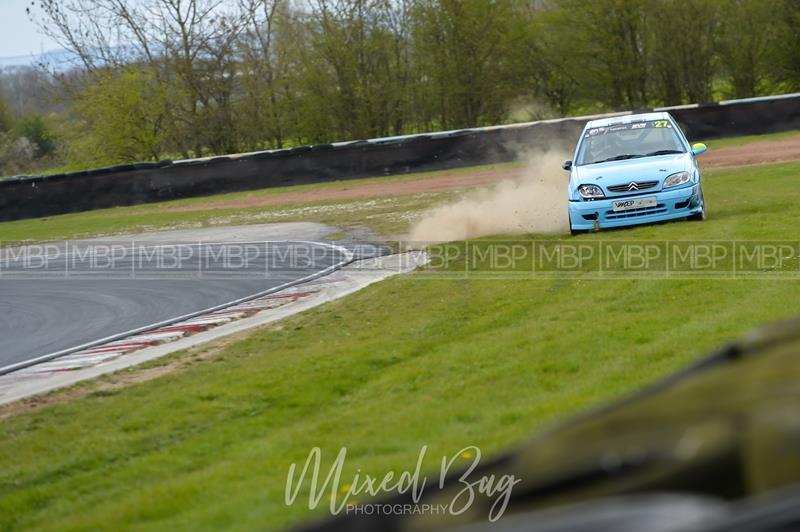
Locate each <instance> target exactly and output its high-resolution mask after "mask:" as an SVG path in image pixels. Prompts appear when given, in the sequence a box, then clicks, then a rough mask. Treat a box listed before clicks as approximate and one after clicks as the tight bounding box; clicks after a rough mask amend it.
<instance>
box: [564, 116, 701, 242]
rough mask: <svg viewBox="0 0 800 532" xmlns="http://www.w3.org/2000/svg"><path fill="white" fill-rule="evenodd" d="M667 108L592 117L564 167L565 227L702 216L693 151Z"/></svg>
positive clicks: (592, 227) (584, 228) (698, 151)
mask: <svg viewBox="0 0 800 532" xmlns="http://www.w3.org/2000/svg"><path fill="white" fill-rule="evenodd" d="M704 151H706V146H705V144H695V145H693V146H691V147H690V146H689V142H688V141H687V140H686V137H685V136H684V134H683V131H681V129H680V127H678V124H677V123H676V122H675V120H673V118H672V117H671V116H670V115H669V113H645V114H638V115H627V116H618V117H613V118H603V119H601V120H592V121H591V122H589V123H588V124H586V127H585V128H584V130H583V133H582V134H581V138H580V139H579V140H578V145H577V147H576V148H575V157H574V159H573V160H572V161H564V164H563V168H564V170H569V191H568V195H569V197H568V199H569V202H568V204H569V224H570V231H571V232H572V233H573V234H575V233H580V232H582V231H589V230H598V229H603V228H607V227H623V226H628V225H637V224H644V223H650V222H661V221H666V220H675V219H679V218H687V219H690V220H704V219H705V216H706V215H705V202H704V201H703V186H702V183H701V182H700V168H699V167H698V166H697V161H696V160H695V156H697V155H699V154H701V153H703V152H704Z"/></svg>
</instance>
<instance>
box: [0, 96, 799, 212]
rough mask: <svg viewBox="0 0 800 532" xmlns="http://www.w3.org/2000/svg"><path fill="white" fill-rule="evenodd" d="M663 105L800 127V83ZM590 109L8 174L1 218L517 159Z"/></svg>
mask: <svg viewBox="0 0 800 532" xmlns="http://www.w3.org/2000/svg"><path fill="white" fill-rule="evenodd" d="M647 110H649V109H647ZM656 110H667V111H669V112H670V113H672V114H673V116H674V117H675V118H676V119H677V120H678V121H679V122H680V123H681V124H682V126H683V127H684V129H685V131H686V133H687V136H689V138H690V139H711V138H721V137H729V136H736V135H746V134H755V133H770V132H777V131H787V130H791V129H797V128H800V93H798V94H789V95H784V96H775V97H768V98H751V99H747V100H737V101H730V102H720V103H718V104H708V105H689V106H680V107H671V108H661V109H656ZM637 112H638V111H637ZM620 114H624V113H620ZM604 116H607V115H604ZM591 118H595V117H579V118H566V119H557V120H544V121H539V122H529V123H524V124H512V125H508V126H494V127H488V128H478V129H468V130H463V131H444V132H437V133H428V134H421V135H408V136H399V137H389V138H381V139H372V140H368V141H353V142H340V143H335V144H324V145H317V146H303V147H299V148H292V149H286V150H275V151H266V152H258V153H249V154H241V155H232V156H222V157H210V158H205V159H192V160H185V161H174V162H172V161H160V162H153V163H137V164H127V165H122V166H116V167H113V168H104V169H96V170H88V171H83V172H74V173H69V174H61V175H53V176H39V177H16V178H11V179H4V180H0V220H16V219H22V218H34V217H40V216H50V215H54V214H63V213H68V212H80V211H86V210H91V209H99V208H104V207H114V206H121V205H134V204H140V203H148V202H154V201H163V200H169V199H178V198H187V197H192V196H203V195H210V194H219V193H222V192H234V191H240V190H252V189H259V188H269V187H279V186H287V185H299V184H307V183H319V182H324V181H331V180H335V179H357V178H362V177H369V176H379V175H389V174H402V173H408V172H418V171H426V170H439V169H445V168H455V167H460V166H470V165H476V164H484V163H491V162H503V161H510V160H513V159H516V158H518V157H520V155H522V154H524V153H525V152H527V151H530V150H533V149H535V148H545V147H548V146H552V145H553V144H554V143H556V142H558V143H561V144H562V145H565V144H566V145H569V144H572V143H573V142H574V141H575V139H576V138H577V135H578V133H579V131H580V130H581V128H583V126H584V125H585V123H586V121H587V120H589V119H591Z"/></svg>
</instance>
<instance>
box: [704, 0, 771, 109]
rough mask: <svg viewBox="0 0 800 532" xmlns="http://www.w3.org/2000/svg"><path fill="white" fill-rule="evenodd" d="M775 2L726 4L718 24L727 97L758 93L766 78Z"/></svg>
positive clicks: (733, 1)
mask: <svg viewBox="0 0 800 532" xmlns="http://www.w3.org/2000/svg"><path fill="white" fill-rule="evenodd" d="M778 7H779V6H778V3H777V0H727V2H726V3H725V6H724V9H725V16H724V17H723V18H722V21H721V24H720V43H719V47H718V51H719V58H720V61H721V63H722V66H723V68H724V70H725V73H726V74H727V77H728V79H729V81H730V85H731V90H730V93H731V96H733V97H735V98H748V97H750V96H755V95H756V94H758V93H759V89H760V87H761V85H762V83H763V82H764V81H765V79H766V78H767V77H768V76H767V70H768V69H770V68H771V67H770V65H769V64H768V58H769V50H770V47H771V46H772V44H771V41H772V38H771V33H772V31H773V30H774V28H775V16H774V13H775V12H776V11H778Z"/></svg>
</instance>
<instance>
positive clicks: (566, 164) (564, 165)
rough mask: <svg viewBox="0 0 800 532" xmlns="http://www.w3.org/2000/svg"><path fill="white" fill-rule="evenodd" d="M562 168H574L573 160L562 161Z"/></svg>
mask: <svg viewBox="0 0 800 532" xmlns="http://www.w3.org/2000/svg"><path fill="white" fill-rule="evenodd" d="M561 168H563V169H564V170H569V169H570V168H572V161H564V162H563V163H561Z"/></svg>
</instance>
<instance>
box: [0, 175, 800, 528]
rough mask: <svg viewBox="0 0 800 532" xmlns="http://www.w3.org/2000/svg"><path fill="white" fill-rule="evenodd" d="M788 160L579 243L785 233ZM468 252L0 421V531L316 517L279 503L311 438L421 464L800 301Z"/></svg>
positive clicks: (519, 434) (676, 359) (511, 432)
mask: <svg viewBox="0 0 800 532" xmlns="http://www.w3.org/2000/svg"><path fill="white" fill-rule="evenodd" d="M799 175H800V164H798V163H793V164H782V165H773V166H763V167H755V168H748V169H744V170H718V171H714V172H708V173H707V175H706V182H705V187H706V191H705V192H706V196H707V200H708V203H709V206H710V218H709V220H707V221H705V222H703V223H685V222H681V223H671V224H663V225H655V226H647V227H639V228H634V229H630V230H623V231H611V232H603V233H598V234H587V235H581V236H580V237H577V238H575V239H573V240H572V241H574V242H577V243H581V242H586V243H592V242H595V241H599V240H602V241H608V242H610V241H618V240H637V241H640V242H652V241H660V240H677V239H687V238H691V239H697V240H724V239H731V238H736V239H742V240H744V239H775V240H782V239H796V238H797V232H796V230H794V229H793V228H794V227H795V220H796V219H797V217H798V216H799V215H800V204H798V203H797V202H796V201H794V191H795V188H796V182H797V179H798V176H799ZM556 238H566V237H563V236H562V237H553V236H551V237H542V236H537V235H526V236H523V237H519V239H520V240H521V241H522V242H526V241H528V242H529V241H533V240H540V239H546V240H547V239H549V240H554V239H556ZM496 244H497V240H496V239H485V240H481V241H480V242H478V243H473V244H472V245H474V246H478V247H482V248H490V247H491V246H494V245H496ZM458 245H462V244H457V246H458ZM460 266H461V264H459V263H458V261H451V263H450V264H449V265H448V268H450V270H448V271H447V272H444V275H441V276H440V275H439V273H441V272H419V273H416V274H412V275H408V276H404V277H400V278H392V279H390V280H388V281H386V282H383V283H379V284H377V285H373V286H371V287H369V288H367V289H365V290H362V291H361V292H358V293H356V294H354V295H353V296H350V297H348V298H346V299H343V300H339V301H336V302H333V303H330V304H326V305H324V306H321V307H318V308H316V309H313V310H311V311H308V312H304V313H302V314H300V315H297V316H295V317H293V318H290V319H288V320H285V321H283V322H281V323H279V324H276V325H273V326H270V327H266V328H263V329H260V330H258V331H256V332H254V333H250V334H247V335H245V336H242V337H239V338H238V339H237V340H236V341H233V342H229V343H228V344H226V345H225V346H222V347H220V352H219V353H217V354H215V355H213V356H210V357H208V358H206V359H203V360H196V359H195V358H194V357H195V356H196V355H186V354H184V355H181V354H178V355H174V356H172V357H168V358H167V359H163V360H161V361H157V362H156V363H155V364H165V363H167V362H169V361H173V360H176V359H182V360H184V361H185V366H186V367H185V368H184V369H182V370H180V371H176V372H173V373H170V374H167V375H165V376H162V377H160V378H157V379H155V380H151V381H147V382H144V383H140V384H137V385H133V386H129V387H127V388H123V389H120V390H118V391H114V392H103V393H94V394H90V395H89V396H87V397H85V398H82V399H79V400H74V401H71V402H67V403H62V404H56V405H53V406H50V407H47V408H44V409H42V410H40V411H37V412H33V413H28V414H22V415H16V416H12V417H8V418H6V419H3V420H2V421H0V529H2V530H11V529H37V530H56V529H57V530H79V529H117V528H136V529H154V530H155V529H159V530H160V529H184V530H190V529H191V530H196V529H207V530H212V529H219V528H223V527H224V528H235V529H242V530H251V529H261V528H277V527H284V526H287V525H291V524H295V523H297V522H299V521H300V520H302V519H307V518H308V517H310V516H316V517H319V516H322V515H324V514H325V511H324V510H320V511H317V512H316V513H313V512H309V510H308V509H306V508H304V505H303V504H301V503H300V502H298V503H296V504H295V505H294V506H291V507H287V506H285V505H284V503H283V489H284V485H285V482H286V474H287V470H288V468H289V465H290V464H291V463H293V462H301V461H303V460H304V459H305V457H306V456H307V454H308V452H309V450H310V449H311V448H312V447H314V446H319V447H321V448H322V450H323V453H324V454H323V463H324V464H325V465H326V466H329V465H330V464H331V462H332V459H333V455H334V454H335V453H336V452H337V451H338V449H339V448H340V447H341V446H346V447H347V448H348V462H347V467H346V473H348V474H349V475H352V474H353V473H354V472H355V470H356V469H357V468H360V469H361V471H362V472H364V473H371V474H374V475H383V474H385V473H386V472H387V471H388V470H391V469H394V470H404V469H411V468H413V466H414V463H415V460H416V457H417V454H418V452H419V449H420V447H421V446H422V445H428V446H429V449H428V454H427V457H428V460H427V461H426V462H425V469H426V471H427V472H433V471H434V470H435V469H436V468H437V467H438V462H439V461H440V460H441V457H442V456H443V455H452V454H454V453H456V452H457V451H458V450H460V449H462V448H463V447H464V446H466V445H478V446H479V447H480V448H481V449H482V450H483V451H484V453H491V452H494V451H497V450H499V449H501V448H502V447H503V446H507V445H509V444H512V443H514V442H517V441H519V440H520V439H522V438H525V437H526V436H528V435H530V434H531V433H532V432H533V431H535V430H537V429H540V428H541V427H543V426H544V425H546V424H548V423H551V422H553V421H554V420H557V419H561V418H563V417H564V416H566V415H568V414H570V413H572V412H575V411H576V410H579V409H581V408H584V407H587V406H589V405H594V404H597V403H598V402H600V401H604V400H607V399H610V398H612V397H615V396H618V395H619V394H621V393H624V392H627V391H630V390H632V389H635V388H638V387H640V386H642V385H643V384H645V383H647V382H650V381H653V380H655V379H657V378H659V377H661V376H663V375H664V374H666V373H669V372H671V371H674V370H675V369H677V368H679V367H681V366H683V365H685V364H687V363H688V362H690V361H692V360H694V359H696V358H697V357H698V356H700V355H702V354H703V353H705V352H707V351H708V350H710V349H712V348H714V347H715V346H718V345H720V344H721V343H722V342H724V341H726V340H728V339H730V338H732V337H734V336H736V335H738V334H740V333H742V332H743V331H745V330H747V329H749V328H751V327H753V326H756V325H758V324H761V323H763V322H766V321H769V320H773V319H777V318H781V317H784V316H787V315H790V314H794V313H797V312H798V310H800V303H798V302H800V283H799V282H798V281H793V280H710V279H684V280H663V279H662V280H658V279H648V280H624V279H614V280H593V279H592V278H591V276H589V275H587V276H585V277H583V278H578V279H554V280H548V279H540V278H535V277H533V276H531V277H530V278H526V279H519V278H517V279H514V278H503V277H502V276H499V277H498V278H496V279H482V278H480V276H477V277H476V278H465V279H457V278H453V277H454V276H453V275H452V273H453V272H455V271H458V269H459V268H460ZM521 269H522V267H521V266H519V265H518V267H517V270H521ZM522 270H523V271H524V269H522ZM213 345H215V344H212V346H211V347H206V348H204V349H212V347H213ZM133 371H136V370H133ZM345 478H347V475H346V477H345Z"/></svg>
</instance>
